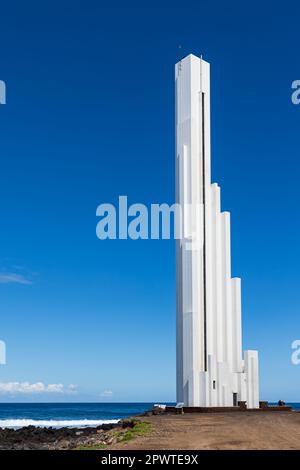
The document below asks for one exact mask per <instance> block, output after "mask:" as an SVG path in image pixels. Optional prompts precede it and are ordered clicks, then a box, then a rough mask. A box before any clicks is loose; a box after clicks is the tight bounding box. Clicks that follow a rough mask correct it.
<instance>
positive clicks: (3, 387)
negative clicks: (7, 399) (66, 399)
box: [0, 382, 76, 394]
mask: <svg viewBox="0 0 300 470" xmlns="http://www.w3.org/2000/svg"><path fill="white" fill-rule="evenodd" d="M75 392H76V385H73V384H71V385H69V386H68V387H65V386H64V385H63V384H48V385H46V384H44V383H43V382H36V383H30V382H6V383H3V382H2V383H1V382H0V393H2V394H16V393H23V394H34V393H75Z"/></svg>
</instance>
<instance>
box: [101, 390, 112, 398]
mask: <svg viewBox="0 0 300 470" xmlns="http://www.w3.org/2000/svg"><path fill="white" fill-rule="evenodd" d="M112 395H113V391H112V390H103V392H102V393H101V395H100V396H101V397H111V396H112Z"/></svg>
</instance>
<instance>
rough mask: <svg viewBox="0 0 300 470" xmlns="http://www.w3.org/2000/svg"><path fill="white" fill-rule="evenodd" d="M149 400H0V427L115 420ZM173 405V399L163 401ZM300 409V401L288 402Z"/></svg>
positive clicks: (135, 411) (139, 409) (92, 423)
mask: <svg viewBox="0 0 300 470" xmlns="http://www.w3.org/2000/svg"><path fill="white" fill-rule="evenodd" d="M153 404H154V403H153V402H152V403H0V428H12V429H18V428H21V427H24V426H40V427H50V426H52V427H54V428H60V427H65V426H66V427H76V428H77V427H87V426H100V425H101V424H104V423H116V422H117V421H118V420H119V419H122V418H127V417H129V416H133V415H136V414H139V413H143V412H144V411H146V410H149V409H151V408H152V407H153ZM166 404H169V405H174V403H166ZM287 405H290V406H292V408H293V409H294V410H298V411H300V403H287Z"/></svg>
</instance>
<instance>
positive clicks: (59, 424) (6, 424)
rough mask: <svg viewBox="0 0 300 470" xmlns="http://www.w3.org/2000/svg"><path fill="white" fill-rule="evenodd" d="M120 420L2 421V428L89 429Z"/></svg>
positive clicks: (0, 423) (0, 424) (0, 421)
mask: <svg viewBox="0 0 300 470" xmlns="http://www.w3.org/2000/svg"><path fill="white" fill-rule="evenodd" d="M119 421H120V420H119V419H74V420H72V419H71V420H54V419H50V420H39V419H0V428H1V429H4V428H10V429H20V428H24V427H26V426H36V427H40V428H50V427H52V428H65V427H67V428H87V427H97V426H101V424H107V423H118V422H119Z"/></svg>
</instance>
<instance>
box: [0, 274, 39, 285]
mask: <svg viewBox="0 0 300 470" xmlns="http://www.w3.org/2000/svg"><path fill="white" fill-rule="evenodd" d="M0 284H32V281H31V280H30V279H28V278H26V277H25V276H24V275H23V274H18V273H3V272H2V273H0Z"/></svg>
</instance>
